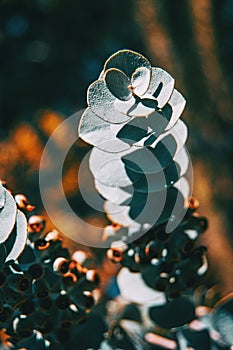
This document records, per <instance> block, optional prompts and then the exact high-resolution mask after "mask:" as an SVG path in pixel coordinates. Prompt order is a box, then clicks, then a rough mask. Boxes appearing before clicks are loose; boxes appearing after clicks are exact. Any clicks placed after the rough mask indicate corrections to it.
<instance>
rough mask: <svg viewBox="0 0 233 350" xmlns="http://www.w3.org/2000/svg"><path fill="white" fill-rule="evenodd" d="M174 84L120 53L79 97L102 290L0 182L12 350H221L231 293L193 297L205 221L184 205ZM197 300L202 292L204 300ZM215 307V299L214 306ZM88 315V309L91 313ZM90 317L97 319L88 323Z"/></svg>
mask: <svg viewBox="0 0 233 350" xmlns="http://www.w3.org/2000/svg"><path fill="white" fill-rule="evenodd" d="M174 86H175V81H174V79H173V78H172V76H171V75H170V74H169V73H168V72H166V71H165V70H163V69H162V68H160V67H152V66H151V64H150V62H149V61H148V60H147V59H146V58H145V57H144V56H142V55H141V54H139V53H136V52H134V51H131V50H120V51H118V52H117V53H115V54H114V55H112V56H111V57H110V58H109V59H108V60H107V61H106V62H105V64H104V67H103V70H102V71H101V73H100V75H99V78H98V79H97V80H96V81H95V82H93V83H92V84H91V85H90V87H89V88H88V92H87V104H88V107H87V108H86V109H85V111H84V113H83V115H82V118H81V120H80V124H79V136H80V137H81V138H82V139H83V140H84V141H85V142H87V143H89V144H91V145H92V146H93V149H92V151H91V154H90V157H89V168H90V171H91V173H92V174H93V178H94V183H95V187H96V190H97V192H98V193H99V195H100V196H101V197H103V198H104V199H105V204H104V210H105V212H106V215H107V218H108V219H109V220H110V222H111V223H110V224H109V225H107V226H106V227H105V228H104V230H103V237H102V239H103V241H104V242H105V247H107V248H106V257H107V258H108V259H109V260H110V261H112V262H113V263H116V264H118V267H119V269H118V271H117V274H116V276H114V277H113V278H112V279H111V281H110V282H109V284H108V286H104V290H103V298H102V299H101V301H100V298H99V296H100V294H99V286H100V284H99V274H98V273H97V270H96V264H95V261H94V260H93V257H92V255H91V254H90V253H87V252H86V251H82V250H78V251H76V252H74V253H73V254H71V252H70V251H69V250H68V249H67V248H64V247H63V244H62V237H61V235H60V234H59V232H57V231H56V230H52V231H48V232H46V226H45V225H46V222H45V219H44V218H43V217H42V216H41V215H38V213H36V211H35V207H34V206H32V205H31V204H30V203H29V202H28V200H27V198H26V197H25V196H24V195H22V194H17V195H14V194H13V193H12V192H11V191H10V190H9V189H8V188H7V186H6V183H5V182H4V181H2V182H1V183H0V330H2V331H3V332H4V333H5V335H6V336H7V337H8V339H7V346H10V347H11V348H13V349H22V348H26V349H33V350H34V349H35V350H37V349H38V350H39V349H61V350H62V349H71V350H72V349H78V350H85V349H96V350H100V349H102V350H113V349H115V350H146V349H148V350H150V349H151V350H153V349H157V350H160V349H182V350H183V349H196V350H208V349H210V350H217V349H230V347H231V346H233V338H232V328H233V304H232V300H233V298H232V294H230V295H229V296H227V297H225V298H223V299H221V297H220V296H219V295H217V293H215V292H214V291H213V290H212V291H211V293H209V295H212V297H211V298H210V297H208V298H207V297H206V295H207V292H208V288H207V287H205V288H202V286H200V283H203V276H204V275H205V273H206V271H207V269H208V260H207V256H206V255H207V249H206V247H205V246H202V245H201V246H200V245H198V238H199V236H200V235H202V234H204V233H205V231H206V229H207V226H208V222H207V219H206V218H205V217H202V216H200V215H199V214H198V211H197V210H198V207H199V202H198V200H197V199H196V198H194V197H193V196H192V183H193V177H192V165H191V160H190V157H189V154H188V151H187V149H186V147H185V142H186V140H187V135H188V132H187V127H186V125H185V123H184V122H183V121H182V120H181V119H180V116H181V114H182V112H183V110H184V107H185V99H184V97H183V96H182V95H181V94H180V93H179V92H178V91H177V90H176V89H175V87H174ZM206 291H207V292H206ZM220 299H221V300H220ZM95 304H97V306H95ZM93 309H94V310H96V309H98V312H97V313H92V312H90V311H91V310H93Z"/></svg>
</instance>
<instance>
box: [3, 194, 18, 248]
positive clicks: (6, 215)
mask: <svg viewBox="0 0 233 350" xmlns="http://www.w3.org/2000/svg"><path fill="white" fill-rule="evenodd" d="M3 193H4V194H3ZM2 196H5V202H4V207H3V208H2V209H1V210H0V243H2V242H4V241H5V240H6V239H7V238H8V236H9V235H10V233H11V231H12V230H13V227H14V225H15V218H16V210H17V207H16V203H15V200H14V198H13V197H12V195H11V194H10V193H9V192H8V191H7V190H6V189H5V188H3V192H2Z"/></svg>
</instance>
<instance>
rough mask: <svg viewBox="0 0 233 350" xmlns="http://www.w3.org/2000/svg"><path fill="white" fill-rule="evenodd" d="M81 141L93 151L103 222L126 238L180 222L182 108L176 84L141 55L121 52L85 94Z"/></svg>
mask: <svg viewBox="0 0 233 350" xmlns="http://www.w3.org/2000/svg"><path fill="white" fill-rule="evenodd" d="M87 95H88V96H87V100H88V108H87V109H86V110H85V112H84V114H83V116H82V119H81V122H80V126H79V135H80V137H81V138H82V139H83V140H84V141H86V142H88V143H90V144H91V145H93V146H94V148H93V150H92V152H91V155H90V160H89V163H90V170H91V172H92V174H93V176H94V181H95V186H96V188H97V190H98V192H99V194H100V195H101V196H102V197H104V198H105V199H106V202H105V211H106V213H107V216H108V218H109V219H110V220H111V221H112V222H114V223H117V224H119V225H121V226H122V227H126V228H127V233H126V236H127V237H130V236H131V235H132V234H135V233H138V232H140V233H143V232H145V231H146V230H148V229H149V228H151V227H152V226H154V224H155V223H156V224H161V223H164V222H167V221H170V225H171V226H172V225H173V226H175V225H176V223H177V222H179V221H180V219H181V218H182V217H183V215H184V212H185V209H184V199H185V198H187V197H188V196H189V195H190V192H191V179H190V176H187V173H188V171H189V170H190V166H191V164H190V160H189V157H188V154H187V151H186V150H185V148H184V144H185V141H186V139H187V127H186V126H185V124H184V123H183V122H182V121H181V120H179V117H180V115H181V113H182V112H183V109H184V107H185V100H184V98H183V96H182V95H181V94H180V93H179V92H178V91H177V90H176V89H174V79H173V78H172V77H171V76H170V75H169V74H168V73H167V72H166V71H164V70H163V69H161V68H154V67H151V65H150V63H149V61H148V60H147V59H146V58H145V57H143V56H142V55H140V54H138V53H135V52H133V51H130V50H121V51H119V52H117V53H116V54H114V55H113V56H111V57H110V58H109V59H108V60H107V61H106V63H105V65H104V69H103V71H102V73H101V74H100V77H99V79H98V80H97V81H95V82H94V83H93V84H91V86H90V87H89V89H88V94H87Z"/></svg>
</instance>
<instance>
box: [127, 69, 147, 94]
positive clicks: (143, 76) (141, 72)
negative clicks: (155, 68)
mask: <svg viewBox="0 0 233 350" xmlns="http://www.w3.org/2000/svg"><path fill="white" fill-rule="evenodd" d="M150 77H151V70H150V69H148V68H145V67H139V68H137V69H136V70H135V72H134V73H133V75H132V80H131V82H132V86H133V92H134V93H135V94H136V95H138V96H141V95H143V94H145V93H146V91H147V90H148V87H149V84H150Z"/></svg>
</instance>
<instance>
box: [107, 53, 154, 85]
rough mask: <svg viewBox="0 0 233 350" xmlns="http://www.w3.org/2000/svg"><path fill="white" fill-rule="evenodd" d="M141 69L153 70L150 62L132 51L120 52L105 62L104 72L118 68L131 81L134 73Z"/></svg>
mask: <svg viewBox="0 0 233 350" xmlns="http://www.w3.org/2000/svg"><path fill="white" fill-rule="evenodd" d="M139 67H146V68H148V69H151V65H150V62H149V61H148V60H147V59H146V58H145V57H144V56H142V55H141V54H139V53H137V52H134V51H131V50H120V51H118V52H116V53H115V54H113V55H112V56H111V57H109V59H108V60H107V61H106V62H105V65H104V70H105V71H106V70H108V69H110V68H117V69H119V70H121V71H123V72H124V73H125V74H126V75H127V76H128V77H129V79H131V76H132V74H133V73H134V71H135V70H136V69H137V68H139Z"/></svg>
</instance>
